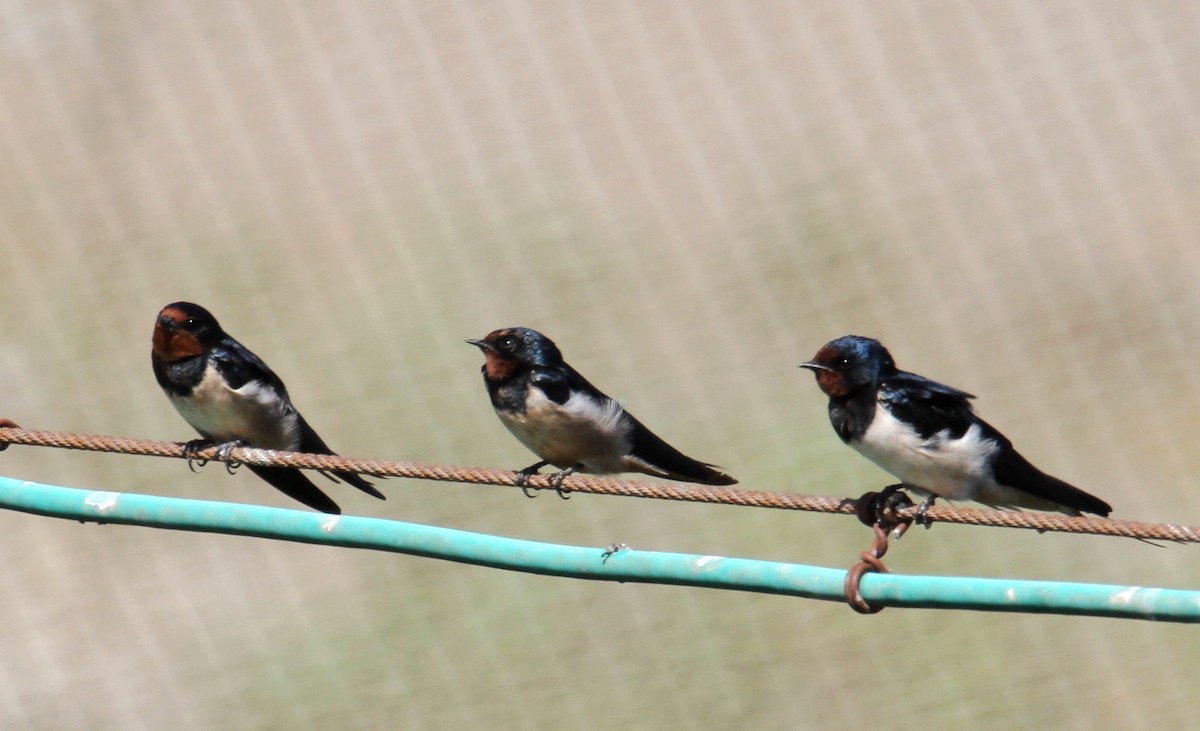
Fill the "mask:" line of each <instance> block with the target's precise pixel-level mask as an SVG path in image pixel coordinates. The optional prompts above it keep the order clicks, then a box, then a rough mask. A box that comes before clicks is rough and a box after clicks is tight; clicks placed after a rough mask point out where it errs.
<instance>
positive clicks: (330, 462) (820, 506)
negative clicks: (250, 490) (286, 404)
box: [0, 420, 1200, 543]
mask: <svg viewBox="0 0 1200 731" xmlns="http://www.w3.org/2000/svg"><path fill="white" fill-rule="evenodd" d="M5 423H7V424H12V422H10V421H6V420H0V449H2V448H3V447H5V446H7V445H8V444H23V445H29V446H40V447H57V448H61V449H78V450H85V451H92V452H116V453H120V454H135V455H146V456H156V457H174V458H177V459H182V458H185V457H186V455H185V453H184V448H183V444H181V443H179V442H167V441H160V440H149V439H130V438H126V437H113V436H103V435H91V434H72V433H67V432H54V431H43V430H35V429H22V428H19V427H16V426H5V425H4V424H5ZM193 456H194V457H195V458H196V459H199V460H211V461H221V457H220V456H219V455H217V450H216V449H215V448H212V447H210V448H207V449H202V450H198V451H197V452H196V453H195V454H194V455H193ZM228 461H229V462H232V463H241V464H250V465H257V466H263V467H296V468H302V469H312V470H320V471H323V472H343V471H345V472H361V473H363V474H367V475H376V476H380V477H410V478H413V479H421V480H440V481H445V482H463V483H470V484H483V485H501V486H506V487H518V485H517V473H516V472H515V471H513V470H498V469H491V468H486V467H457V466H451V465H436V464H426V463H422V462H406V461H394V460H378V459H360V458H355V457H345V456H341V455H327V454H305V453H302V452H276V451H273V450H269V449H253V448H249V447H238V448H234V449H232V450H230V451H229V453H228ZM525 487H526V488H528V489H536V490H554V489H555V486H554V485H552V484H551V483H550V480H549V476H548V475H534V476H533V477H531V478H529V480H528V482H527V483H526V485H525ZM562 488H563V490H564V491H569V492H581V493H592V494H597V495H624V496H627V497H642V498H653V499H656V500H678V501H683V502H697V503H712V504H719V505H741V506H745V507H756V508H774V509H777V510H803V511H808V512H816V513H832V514H840V515H854V514H855V513H854V505H853V501H852V500H847V499H842V498H834V497H825V496H820V495H800V494H795V493H778V492H765V491H761V490H738V489H734V488H727V487H712V486H708V485H692V484H681V483H675V482H641V481H634V480H615V479H609V478H604V477H596V476H592V475H581V474H578V473H576V474H573V475H571V476H569V477H567V478H566V479H565V480H564V481H563V484H562ZM915 514H916V508H904V509H901V510H898V511H897V515H898V516H899V517H901V518H913V517H915ZM927 517H928V519H929V520H930V521H932V522H942V523H957V524H961V525H981V526H993V527H1002V528H1026V529H1032V530H1037V531H1055V532H1061V533H1086V534H1090V535H1104V536H1120V537H1125V538H1140V539H1146V540H1156V541H1172V542H1176V543H1200V528H1198V527H1192V526H1185V525H1171V524H1166V523H1142V522H1136V521H1127V520H1111V519H1104V518H1083V517H1079V518H1076V517H1071V516H1067V515H1061V514H1058V513H1033V512H1019V511H1008V510H979V509H972V508H957V507H949V506H944V505H935V506H933V507H931V508H930V509H929V510H928V512H927Z"/></svg>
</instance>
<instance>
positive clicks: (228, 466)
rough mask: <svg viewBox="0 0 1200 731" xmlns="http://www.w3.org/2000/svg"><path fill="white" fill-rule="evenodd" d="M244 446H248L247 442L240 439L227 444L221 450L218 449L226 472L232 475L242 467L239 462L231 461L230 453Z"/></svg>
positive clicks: (218, 454)
mask: <svg viewBox="0 0 1200 731" xmlns="http://www.w3.org/2000/svg"><path fill="white" fill-rule="evenodd" d="M244 446H246V443H245V442H243V441H242V440H240V439H234V440H233V441H232V442H225V443H224V444H222V445H221V446H220V448H218V449H217V456H218V457H220V458H221V461H223V462H224V463H225V471H226V472H228V473H229V474H231V475H232V474H233V473H234V472H236V471H237V468H238V467H241V466H242V463H241V462H238V461H237V460H233V459H230V458H229V453H230V452H232V451H233V450H234V449H237V448H238V447H244Z"/></svg>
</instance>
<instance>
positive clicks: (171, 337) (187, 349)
mask: <svg viewBox="0 0 1200 731" xmlns="http://www.w3.org/2000/svg"><path fill="white" fill-rule="evenodd" d="M222 337H224V332H223V331H222V330H221V326H220V325H219V324H217V318H215V317H213V316H212V313H211V312H209V311H208V310H206V309H204V308H203V307H201V306H200V305H195V304H192V303H191V302H172V303H171V304H169V305H167V306H166V307H164V308H162V310H161V311H160V312H159V313H158V318H157V319H155V321H154V337H153V338H152V343H153V345H154V355H155V356H157V357H158V358H160V359H161V360H163V361H165V362H168V363H170V362H173V361H177V360H182V359H184V358H191V357H193V356H196V355H202V354H203V353H204V352H205V351H206V350H207V349H208V348H210V347H212V346H213V345H215V344H216V343H217V342H219V341H220V340H221V338H222Z"/></svg>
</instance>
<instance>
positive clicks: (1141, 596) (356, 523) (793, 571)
mask: <svg viewBox="0 0 1200 731" xmlns="http://www.w3.org/2000/svg"><path fill="white" fill-rule="evenodd" d="M0 507H4V508H8V509H10V510H16V511H20V512H24V513H33V514H35V515H44V516H49V517H54V518H65V519H69V520H76V521H84V522H92V523H115V524H121V525H140V526H147V527H152V528H169V529H173V530H188V531H200V532H205V533H225V534H229V535H238V536H256V537H259V538H273V539H277V540H285V541H295V542H299V543H316V544H323V545H331V546H343V547H347V548H366V549H371V550H376V551H391V552H393V553H404V554H409V555H413V556H424V557H426V558H438V559H443V560H446V561H457V562H459V563H468V564H475V565H478V566H487V567H490V568H498V569H507V570H510V571H524V572H527V573H534V574H545V575H548V576H562V577H567V578H573V579H593V580H600V581H621V582H638V583H648V584H676V585H679V586H695V587H704V588H711V589H732V590H735V591H752V592H761V593H766V594H784V595H788V596H798V597H804V598H807V599H823V600H826V601H836V602H841V601H844V598H843V595H842V584H843V580H844V579H845V576H846V572H845V571H843V570H840V569H827V568H820V567H815V566H805V565H802V564H786V563H775V562H771V561H756V560H752V559H741V558H725V557H722V556H696V555H689V554H680V553H661V552H657V551H639V550H636V548H634V549H628V548H623V549H621V550H617V551H613V552H610V550H609V548H608V547H581V546H563V545H557V544H552V543H537V542H535V541H525V540H518V539H514V538H502V537H499V536H491V535H485V534H481V533H469V532H466V531H460V530H453V529H451V528H438V527H435V526H428V525H419V524H416V523H402V522H399V521H394V520H382V519H379V518H363V517H356V516H330V515H323V514H320V513H311V512H302V511H298V510H285V509H281V508H268V507H261V506H257V505H244V504H241V503H218V502H207V501H200V500H183V499H180V498H168V497H158V496H154V495H140V494H136V493H116V492H97V491H88V490H78V489H74V488H68V487H56V486H53V485H40V484H37V483H33V482H26V481H23V480H15V479H12V478H7V477H0ZM860 591H861V594H862V596H863V598H865V599H866V600H867V601H868V602H870V603H871V604H872V605H873V606H886V607H925V608H934V609H974V610H979V611H992V612H1029V613H1041V614H1069V615H1082V616H1092V617H1124V618H1129V619H1150V620H1159V621H1166V622H1200V592H1196V591H1181V590H1173V589H1154V588H1142V587H1133V586H1105V585H1099V584H1072V583H1061V582H1050V581H1017V580H1004V579H972V578H956V577H930V576H902V575H896V574H868V575H867V576H865V577H864V578H863V580H862V584H861V586H860ZM864 621H869V620H864Z"/></svg>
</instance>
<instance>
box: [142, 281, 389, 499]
mask: <svg viewBox="0 0 1200 731" xmlns="http://www.w3.org/2000/svg"><path fill="white" fill-rule="evenodd" d="M153 346H154V347H153V349H152V350H151V354H150V361H151V364H152V365H153V367H154V377H155V378H157V379H158V385H159V386H161V387H162V390H163V392H164V393H165V394H166V395H167V398H168V399H169V400H170V401H171V405H172V406H174V407H175V410H176V411H178V412H179V414H180V415H181V416H182V417H183V418H184V420H185V421H187V423H188V424H191V425H192V428H194V429H195V430H196V431H198V432H200V436H201V437H203V439H194V440H192V441H190V442H188V443H187V444H186V445H185V447H186V450H187V452H188V454H189V455H190V454H192V453H194V452H196V451H197V450H199V449H203V448H205V447H209V446H215V445H219V446H220V447H221V448H222V449H223V450H224V452H225V454H226V455H228V452H229V450H231V449H232V448H234V447H238V446H248V447H257V448H259V449H276V450H286V451H292V452H308V453H310V454H333V453H334V452H333V451H332V450H331V449H329V447H328V446H326V444H325V442H324V441H322V439H321V437H319V436H317V433H316V432H315V431H313V429H312V427H310V426H309V425H308V422H306V421H305V420H304V417H303V416H301V415H300V412H299V411H297V410H296V407H295V406H293V405H292V400H291V399H290V398H288V392H287V388H286V387H284V385H283V381H281V380H280V379H279V376H277V375H275V373H274V372H273V371H272V370H271V369H270V368H268V367H267V364H266V363H264V362H262V361H261V360H260V359H259V358H258V356H256V355H255V354H254V353H251V352H250V351H249V350H248V349H247V348H246V347H245V346H244V345H242V344H241V343H239V342H238V341H236V340H234V339H233V338H232V337H230V336H229V335H227V334H226V333H225V331H224V330H222V329H221V326H220V325H219V324H218V323H217V320H216V318H214V317H213V316H212V314H211V313H209V311H208V310H206V309H204V308H203V307H201V306H199V305H194V304H192V303H191V302H175V303H173V304H169V305H167V306H166V307H164V308H163V309H162V311H161V312H159V313H158V318H157V319H156V320H155V321H154V338H153ZM247 467H249V469H250V471H252V472H253V473H254V474H256V475H258V476H259V477H261V478H263V479H264V480H266V481H267V482H269V483H270V484H271V485H273V486H274V487H275V488H277V489H278V490H280V491H281V492H283V493H284V494H285V495H287V496H288V497H291V498H294V499H296V500H299V501H300V502H302V503H304V504H305V505H307V506H309V507H310V508H313V509H315V510H320V511H321V512H323V513H341V508H339V507H338V505H337V503H335V502H334V501H333V500H331V499H330V498H329V496H328V495H326V494H325V493H323V492H321V490H320V489H319V488H318V487H317V486H316V485H314V484H313V483H312V481H311V480H309V479H308V477H306V476H305V475H304V473H303V472H301V471H300V470H298V469H294V468H290V467H259V466H257V465H247ZM322 474H324V475H325V476H326V477H329V478H330V479H331V480H333V481H334V482H337V480H336V479H335V478H334V475H336V476H337V477H340V478H341V479H342V480H344V481H345V482H347V483H349V484H351V485H353V486H354V487H357V488H358V489H359V490H362V491H363V492H365V493H367V494H369V495H374V496H375V497H377V498H379V499H380V500H383V499H384V497H383V495H382V494H381V493H380V492H379V491H378V490H376V489H375V488H374V487H372V486H371V483H369V482H367V481H366V480H364V479H363V478H362V477H360V476H359V475H358V474H357V473H355V472H333V473H332V474H330V473H324V472H323V473H322Z"/></svg>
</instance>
